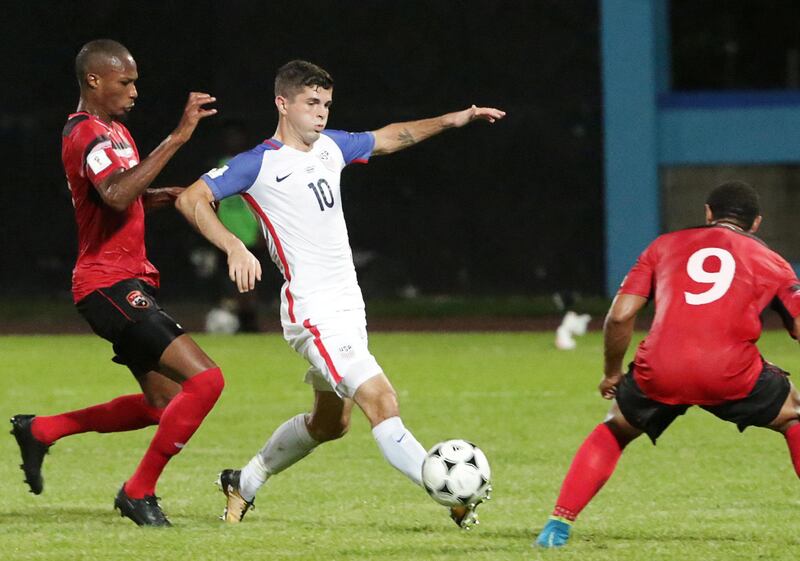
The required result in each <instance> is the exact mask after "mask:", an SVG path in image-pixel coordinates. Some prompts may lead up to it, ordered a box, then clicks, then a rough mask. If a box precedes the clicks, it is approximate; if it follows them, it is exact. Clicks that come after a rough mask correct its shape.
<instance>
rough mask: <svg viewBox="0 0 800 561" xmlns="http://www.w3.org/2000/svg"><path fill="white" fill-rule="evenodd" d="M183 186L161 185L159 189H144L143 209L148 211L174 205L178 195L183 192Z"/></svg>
mask: <svg viewBox="0 0 800 561" xmlns="http://www.w3.org/2000/svg"><path fill="white" fill-rule="evenodd" d="M183 191H184V188H183V187H161V188H159V189H146V190H145V192H144V194H143V195H142V203H143V204H144V210H145V211H150V210H155V209H157V208H162V207H165V206H168V205H174V204H175V199H177V198H178V195H180V194H181V193H183Z"/></svg>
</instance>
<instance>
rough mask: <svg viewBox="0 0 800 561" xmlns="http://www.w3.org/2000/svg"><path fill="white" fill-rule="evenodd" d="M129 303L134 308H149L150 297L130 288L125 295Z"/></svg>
mask: <svg viewBox="0 0 800 561" xmlns="http://www.w3.org/2000/svg"><path fill="white" fill-rule="evenodd" d="M125 299H126V300H127V301H128V304H130V305H131V306H132V307H134V308H149V307H150V299H149V298H148V297H147V296H145V295H144V294H142V291H141V290H131V291H130V292H128V295H127V296H126V297H125Z"/></svg>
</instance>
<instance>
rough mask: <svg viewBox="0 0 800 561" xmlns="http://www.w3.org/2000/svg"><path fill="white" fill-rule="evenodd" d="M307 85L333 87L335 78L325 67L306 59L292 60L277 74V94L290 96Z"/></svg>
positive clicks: (327, 88)
mask: <svg viewBox="0 0 800 561" xmlns="http://www.w3.org/2000/svg"><path fill="white" fill-rule="evenodd" d="M306 86H319V87H320V88H324V89H326V90H329V89H331V88H333V78H331V75H330V74H328V71H327V70H325V69H324V68H320V67H319V66H317V65H316V64H313V63H311V62H308V61H305V60H292V61H290V62H287V63H286V64H284V65H283V66H281V67H280V68H279V69H278V73H277V74H276V75H275V95H276V96H278V95H280V96H283V97H286V98H290V97H292V96H294V95H296V94H297V92H299V91H300V90H302V89H303V88H304V87H306Z"/></svg>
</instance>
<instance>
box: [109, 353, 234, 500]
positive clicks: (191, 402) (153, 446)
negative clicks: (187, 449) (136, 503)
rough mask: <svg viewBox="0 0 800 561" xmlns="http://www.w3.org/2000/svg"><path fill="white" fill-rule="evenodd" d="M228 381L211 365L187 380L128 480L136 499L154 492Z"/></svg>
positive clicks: (133, 497)
mask: <svg viewBox="0 0 800 561" xmlns="http://www.w3.org/2000/svg"><path fill="white" fill-rule="evenodd" d="M224 385H225V380H224V379H223V377H222V371H221V370H220V369H219V368H211V369H209V370H206V371H205V372H201V373H200V374H196V375H194V376H192V377H191V378H189V379H188V380H186V381H185V382H183V384H182V386H183V390H182V391H181V392H180V393H179V394H178V395H176V396H175V397H174V398H173V399H172V401H170V402H169V405H167V407H166V408H165V409H164V413H162V415H161V422H160V423H159V424H158V430H157V431H156V434H155V436H154V437H153V440H152V441H151V442H150V447H149V448H148V449H147V452H146V453H145V455H144V457H143V458H142V461H141V462H139V467H137V468H136V471H135V472H134V474H133V476H131V478H130V479H129V480H128V481H127V482H126V483H125V494H127V495H128V496H129V497H130V498H132V499H141V498H143V497H145V496H147V495H154V494H155V492H156V482H157V481H158V478H159V476H160V475H161V472H162V471H163V470H164V467H165V466H166V465H167V462H168V461H169V460H170V458H172V456H174V455H175V454H177V453H178V452H180V451H181V449H182V448H183V447H184V446H185V445H186V443H187V442H188V441H189V439H190V438H191V437H192V435H193V434H194V432H195V431H196V430H197V428H198V427H199V426H200V423H202V422H203V419H204V418H205V417H206V415H207V414H208V412H209V411H211V408H212V407H214V404H215V403H216V402H217V398H219V395H220V393H221V392H222V388H223V386H224Z"/></svg>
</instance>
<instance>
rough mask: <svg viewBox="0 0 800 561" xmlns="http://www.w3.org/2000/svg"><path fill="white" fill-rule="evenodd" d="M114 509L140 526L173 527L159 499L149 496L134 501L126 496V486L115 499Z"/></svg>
mask: <svg viewBox="0 0 800 561" xmlns="http://www.w3.org/2000/svg"><path fill="white" fill-rule="evenodd" d="M114 508H115V509H116V510H118V511H119V515H120V516H127V517H128V518H130V519H131V520H133V521H134V522H136V524H137V525H138V526H154V527H169V526H172V524H171V523H170V521H169V520H167V516H166V515H165V514H164V511H163V510H161V505H159V504H158V497H156V496H155V495H147V496H145V497H144V498H143V499H132V498H130V497H129V496H128V495H126V494H125V485H123V486H122V487H121V488H120V490H119V493H117V497H116V498H115V499H114Z"/></svg>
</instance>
